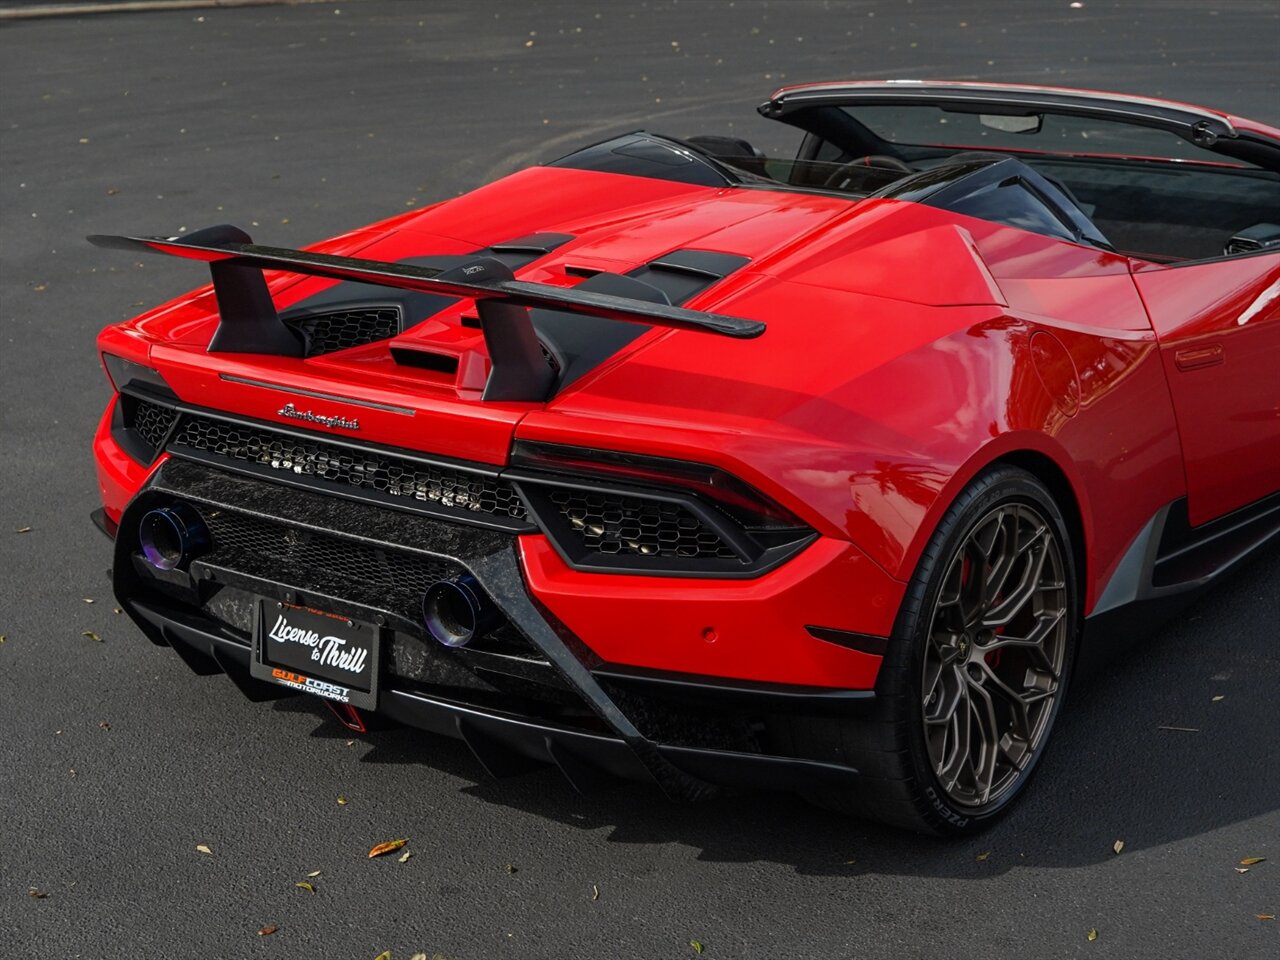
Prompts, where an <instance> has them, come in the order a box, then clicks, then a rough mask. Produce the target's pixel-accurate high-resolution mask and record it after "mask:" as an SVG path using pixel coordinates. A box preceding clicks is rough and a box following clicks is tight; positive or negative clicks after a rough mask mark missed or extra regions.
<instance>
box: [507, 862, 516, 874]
mask: <svg viewBox="0 0 1280 960" xmlns="http://www.w3.org/2000/svg"><path fill="white" fill-rule="evenodd" d="M506 869H507V873H515V872H516V870H517V869H518V868H517V867H516V865H515V864H514V863H508V864H507V868H506Z"/></svg>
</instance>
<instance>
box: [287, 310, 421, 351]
mask: <svg viewBox="0 0 1280 960" xmlns="http://www.w3.org/2000/svg"><path fill="white" fill-rule="evenodd" d="M284 322H285V323H286V324H288V325H289V326H291V327H292V328H293V329H295V330H297V331H298V332H299V333H301V334H302V335H303V337H304V338H305V339H306V343H307V356H309V357H314V356H319V355H320V354H323V353H333V352H334V351H337V350H346V349H348V348H349V347H359V346H363V345H364V344H366V343H376V342H377V341H379V340H387V339H389V338H391V337H394V336H395V335H396V334H398V333H399V332H400V308H399V307H374V308H368V309H361V310H335V311H333V312H331V313H315V314H311V315H310V316H303V317H292V318H290V317H286V318H285V320H284Z"/></svg>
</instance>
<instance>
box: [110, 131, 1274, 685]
mask: <svg viewBox="0 0 1280 960" xmlns="http://www.w3.org/2000/svg"><path fill="white" fill-rule="evenodd" d="M1231 119H1232V121H1233V122H1236V123H1237V125H1239V126H1241V128H1242V129H1244V128H1246V127H1245V126H1244V124H1243V123H1242V122H1241V121H1238V120H1236V118H1231ZM1247 129H1252V130H1262V129H1264V128H1260V127H1258V126H1257V125H1254V126H1252V127H1247ZM1265 129H1269V128H1265ZM1273 132H1274V131H1273ZM1277 136H1280V133H1277ZM541 231H551V232H562V233H569V234H572V235H573V236H574V239H573V240H572V241H570V242H568V243H566V244H565V245H564V246H562V247H559V248H557V249H556V250H555V251H554V252H553V253H552V254H550V255H549V256H546V257H543V258H541V259H539V260H538V261H537V262H535V263H534V264H532V265H531V266H529V267H527V268H525V269H524V270H522V271H521V272H520V278H521V279H526V280H532V281H537V282H541V283H550V284H557V285H562V286H570V285H573V284H576V283H578V282H580V272H581V271H582V270H583V269H588V270H591V269H594V270H608V271H612V272H626V271H627V270H630V269H632V268H635V267H637V266H640V265H642V264H644V263H646V262H648V261H651V260H653V259H655V258H657V257H659V256H661V255H663V254H665V253H668V252H670V251H672V250H676V249H681V248H685V247H696V248H698V249H703V250H713V251H718V252H723V253H731V254H738V255H741V256H744V257H749V258H750V260H751V262H750V264H749V265H748V266H747V267H745V268H743V269H742V270H739V271H737V272H736V273H734V274H732V275H731V276H730V277H729V278H727V279H726V280H724V281H722V282H720V283H717V284H715V285H714V286H712V287H711V288H710V289H709V290H707V291H706V292H704V293H703V294H702V295H700V296H699V297H697V298H695V299H694V300H692V301H691V302H690V303H689V304H688V306H691V307H698V308H703V309H714V310H716V311H718V312H721V313H727V314H733V315H736V316H740V317H744V318H749V319H758V320H763V321H766V322H767V323H768V329H767V331H766V333H765V334H764V335H763V336H761V337H759V338H758V339H756V340H733V339H729V338H723V337H715V336H708V335H704V334H699V333H695V332H687V331H680V332H676V331H672V330H661V329H654V330H652V331H651V332H649V333H646V334H644V335H643V336H641V337H640V338H638V339H637V340H635V341H634V342H632V343H631V344H629V345H628V346H627V347H624V348H623V349H622V350H621V351H620V352H619V353H617V354H616V355H615V356H613V357H612V358H610V359H609V360H608V361H606V362H605V363H603V364H602V365H600V366H599V367H598V368H596V369H595V370H593V371H592V372H591V373H589V374H588V375H586V376H584V377H583V378H582V379H580V380H578V381H576V382H575V383H573V384H572V385H571V386H570V387H568V388H567V389H565V390H564V391H563V392H561V393H560V394H559V395H558V396H556V397H555V398H554V399H553V400H551V401H550V402H548V403H545V404H541V403H503V402H498V403H493V402H490V403H485V402H481V401H480V389H481V387H482V386H483V383H484V379H485V375H486V373H487V365H488V358H487V354H486V352H485V348H484V342H483V338H482V337H481V336H480V335H479V333H478V332H477V331H476V330H474V329H471V328H470V327H466V326H464V325H462V322H461V318H462V317H463V316H464V315H466V314H468V313H469V312H471V311H472V310H473V309H474V306H473V304H471V303H470V302H465V301H464V302H459V303H456V304H454V305H453V306H451V307H448V308H446V309H443V310H441V311H440V312H439V313H437V314H435V315H434V316H432V317H431V318H429V319H427V320H426V321H424V322H422V323H420V324H419V325H417V326H416V327H414V328H413V329H411V330H409V331H407V332H406V333H404V334H402V335H401V336H400V337H398V338H395V339H394V340H392V341H390V342H387V341H383V342H377V343H372V344H369V345H367V346H363V347H357V348H353V349H350V350H346V351H342V352H340V353H336V354H331V355H327V356H322V357H316V358H313V359H291V358H280V357H269V356H261V355H250V354H238V355H232V354H218V355H216V356H214V357H211V356H210V355H209V354H208V353H207V352H206V347H207V345H208V342H209V339H210V337H211V335H212V333H213V330H214V327H215V326H216V323H217V316H216V306H215V304H214V302H213V297H212V293H211V291H210V288H208V287H204V288H201V289H199V290H197V291H195V292H194V293H193V294H191V295H189V296H187V297H183V298H179V299H178V300H175V301H173V302H172V303H170V304H167V305H165V306H163V307H160V308H157V309H155V310H152V311H149V312H148V313H146V314H144V315H142V316H141V317H139V318H137V319H136V320H133V321H130V322H129V323H126V324H121V325H117V326H113V327H108V328H107V329H106V330H104V331H103V333H102V334H101V336H100V338H99V349H100V350H101V351H103V352H109V353H113V354H117V355H120V356H123V357H126V358H129V359H133V360H135V361H137V362H139V363H144V364H148V365H150V366H154V367H156V368H157V369H158V370H160V372H161V373H162V375H163V376H164V378H165V379H166V381H167V382H168V383H169V384H170V385H171V386H172V388H173V389H174V391H175V392H176V393H177V395H178V396H179V397H180V398H181V399H182V400H184V401H185V402H187V403H190V404H195V405H199V406H207V407H210V408H215V409H217V410H221V411H226V412H229V413H234V414H239V415H243V416H246V417H252V418H256V419H259V420H263V421H268V422H277V423H288V424H290V425H296V424H293V423H292V422H291V421H288V420H286V419H285V418H283V417H282V416H281V415H280V413H279V411H280V409H281V407H282V406H283V405H284V404H285V403H286V402H291V401H292V402H295V403H296V402H298V401H299V393H300V391H310V392H312V393H322V394H326V395H328V398H326V399H325V400H324V401H323V406H324V412H325V413H326V414H330V415H340V416H342V417H344V418H347V419H351V420H358V421H359V425H360V432H359V439H360V440H361V441H363V442H368V443H373V444H380V445H389V446H396V447H403V448H409V449H412V450H417V451H424V452H428V453H434V454H439V455H443V456H448V457H453V458H462V459H466V460H473V461H479V462H483V463H488V464H496V465H502V464H505V463H507V461H508V458H509V453H510V449H511V444H512V442H513V441H514V440H516V439H521V440H530V441H543V442H551V443H560V444H572V445H576V446H583V447H592V448H598V449H605V450H618V451H629V452H634V453H643V454H648V455H654V456H662V457H670V458H676V459H682V460H691V461H697V462H703V463H707V464H711V465H714V466H717V467H721V468H723V469H724V470H726V471H728V472H730V473H732V474H734V475H736V476H738V477H740V478H741V479H743V480H745V481H746V482H747V483H750V484H751V485H753V486H755V487H757V488H758V489H759V490H760V491H762V492H763V493H764V494H766V495H767V496H769V497H771V498H773V499H774V500H776V501H777V502H778V503H780V504H781V505H783V506H784V507H786V508H787V509H788V510H790V511H791V512H793V513H794V514H795V515H796V516H797V517H799V518H800V519H802V520H803V521H804V522H805V523H807V524H809V525H810V526H811V527H812V528H813V529H814V530H815V531H816V532H817V533H818V538H817V539H816V541H815V542H814V543H813V544H812V545H810V546H809V547H808V548H807V549H805V550H804V551H803V552H802V553H801V554H800V555H799V556H797V557H795V558H793V559H791V560H790V561H789V562H787V563H785V564H783V565H782V566H781V567H779V568H777V569H775V570H773V571H772V572H770V573H767V574H765V575H763V576H761V577H759V578H757V579H753V580H734V581H724V580H720V581H716V580H706V579H701V580H700V579H698V578H675V577H665V578H662V577H646V576H635V575H616V574H600V573H585V572H582V571H579V570H574V569H571V568H570V567H569V566H567V565H566V564H565V562H564V561H563V560H562V559H561V557H560V556H559V554H557V553H556V551H555V550H554V549H553V548H552V547H551V546H550V545H549V543H548V542H547V541H546V539H545V538H544V537H542V536H537V535H528V536H523V537H522V538H521V539H520V556H521V562H522V564H523V569H524V573H525V576H526V580H527V585H528V587H529V590H530V592H531V593H532V595H533V596H534V597H535V598H536V599H537V600H538V601H540V602H541V603H542V604H543V605H545V606H546V608H548V609H549V610H551V611H552V612H553V613H554V614H555V615H556V616H557V617H558V618H559V619H560V620H561V621H562V622H563V623H565V624H566V625H567V626H568V627H569V628H570V629H571V630H572V631H573V632H574V633H575V634H576V635H577V636H578V637H579V638H580V639H581V640H582V641H583V642H584V643H585V644H586V645H587V646H588V647H590V648H591V649H592V650H593V651H594V652H595V653H596V654H597V655H598V656H599V657H600V658H601V659H603V660H605V661H608V662H611V663H617V664H627V665H631V666H638V667H646V668H654V669H660V670H669V671H676V672H685V673H697V674H705V675H709V676H718V677H727V678H734V679H740V680H762V681H774V682H779V683H793V684H808V685H814V686H825V687H845V688H851V689H870V688H871V687H873V686H874V684H875V679H876V672H877V669H878V665H879V658H878V657H874V656H871V655H869V654H864V653H859V652H857V651H855V650H850V649H847V648H844V647H840V646H836V645H833V644H830V643H827V642H825V641H820V640H815V639H814V638H813V637H812V636H810V635H809V634H808V633H807V632H806V631H805V627H806V626H807V625H817V626H825V627H833V628H837V629H842V630H849V631H855V632H861V633H868V634H872V635H879V636H886V635H888V634H889V633H890V631H891V630H892V626H893V622H894V618H895V616H896V614H897V609H898V605H899V603H900V601H901V598H902V595H903V591H904V587H905V583H906V581H908V580H909V579H910V577H911V575H912V572H913V570H914V569H915V566H916V563H917V562H918V560H919V556H920V553H921V551H922V550H923V548H924V546H925V544H926V543H927V541H928V539H929V537H930V535H931V534H932V532H933V530H934V529H935V526H936V524H937V522H938V520H939V518H940V517H941V515H942V514H943V512H945V510H946V509H947V507H948V505H949V504H950V503H951V502H952V501H953V499H954V497H955V496H956V494H957V493H958V492H959V491H960V490H961V489H962V488H963V487H964V485H965V484H966V483H968V482H969V481H970V480H971V479H972V478H973V477H974V476H975V475H976V474H977V473H979V472H980V471H981V470H982V469H984V468H985V467H987V466H989V465H990V464H992V463H993V462H996V461H998V460H1002V459H1008V460H1013V461H1015V462H1018V463H1021V464H1024V465H1027V466H1029V467H1031V468H1033V469H1035V470H1037V471H1038V472H1040V473H1041V474H1042V475H1043V476H1044V477H1045V478H1047V479H1049V480H1050V481H1052V482H1053V483H1054V484H1055V485H1056V486H1057V487H1058V489H1059V490H1060V494H1061V497H1062V499H1063V504H1062V505H1063V507H1064V509H1065V510H1066V512H1067V513H1068V514H1069V515H1071V516H1073V517H1075V518H1078V526H1079V534H1080V538H1081V539H1080V542H1078V543H1077V544H1076V545H1075V546H1076V549H1077V552H1078V553H1079V554H1080V558H1081V565H1082V568H1083V570H1084V574H1085V577H1084V586H1085V612H1086V613H1087V612H1089V611H1091V610H1092V609H1093V606H1094V604H1095V603H1096V601H1097V598H1098V597H1099V595H1100V594H1101V592H1102V591H1103V589H1104V588H1105V586H1106V584H1107V583H1108V582H1109V580H1110V578H1111V576H1112V574H1113V573H1114V572H1115V570H1116V568H1117V565H1118V564H1119V563H1120V560H1121V558H1122V557H1123V555H1124V553H1125V551H1126V549H1127V548H1128V547H1129V546H1130V544H1131V543H1132V542H1133V540H1134V538H1135V536H1136V535H1137V534H1138V533H1139V531H1140V530H1141V529H1142V528H1143V526H1144V525H1145V524H1146V523H1147V522H1148V521H1149V520H1150V519H1151V518H1152V516H1153V515H1155V514H1156V512H1157V511H1158V510H1160V509H1161V508H1162V507H1163V506H1165V505H1167V504H1169V503H1170V502H1171V501H1173V500H1175V499H1177V498H1178V497H1180V496H1183V495H1185V494H1189V497H1190V507H1191V513H1192V520H1193V522H1196V523H1199V522H1203V521H1205V520H1209V519H1212V518H1213V517H1216V516H1219V515H1221V514H1222V513H1224V512H1226V511H1227V510H1230V509H1232V508H1233V507H1235V506H1239V505H1241V504H1244V503H1247V502H1249V501H1251V500H1254V499H1257V498H1258V497H1260V496H1262V495H1263V494H1266V493H1269V492H1271V491H1274V490H1275V489H1276V487H1277V485H1278V484H1277V477H1280V391H1278V390H1277V389H1276V383H1277V380H1276V374H1275V371H1276V370H1277V369H1280V295H1278V294H1277V291H1280V256H1275V255H1273V256H1263V257H1250V258H1244V259H1240V260H1237V261H1229V262H1223V263H1216V264H1214V263H1208V264H1201V265H1191V266H1185V267H1176V268H1175V267H1160V266H1156V265H1152V264H1148V263H1142V262H1139V261H1133V260H1130V259H1129V258H1127V257H1125V256H1122V255H1119V254H1114V253H1110V252H1108V251H1105V250H1101V249H1097V248H1093V247H1085V246H1081V245H1078V244H1075V243H1070V242H1066V241H1060V240H1055V239H1052V238H1049V237H1046V236H1041V235H1038V234H1033V233H1028V232H1026V231H1023V230H1020V229H1016V228H1013V227H1007V226H1000V225H997V224H993V223H990V222H986V221H983V220H976V219H973V218H969V217H964V216H959V215H955V214H951V213H947V212H944V211H942V210H939V209H935V208H932V207H927V206H923V205H918V204H914V203H908V202H900V201H894V200H865V201H861V202H854V201H852V200H850V199H848V198H844V197H839V196H831V195H819V194H811V193H803V192H786V191H772V190H754V189H744V188H718V187H701V186H690V185H685V184H677V183H671V182H666V181H661V180H651V179H645V178H641V177H634V176H624V175H621V174H610V173H600V172H590V171H578V170H571V169H563V168H535V169H531V170H526V171H524V172H522V173H519V174H516V175H514V176H512V177H508V178H506V179H504V180H500V181H498V182H496V183H493V184H490V185H488V186H486V187H483V188H481V189H479V190H477V191H475V192H473V193H471V194H468V195H466V196H464V197H460V198H458V199H456V200H452V201H449V202H447V203H444V204H440V205H437V206H434V207H431V208H428V209H426V210H422V211H415V212H412V213H407V214H403V215H400V216H398V217H395V218H393V219H392V220H388V221H385V222H383V223H382V224H378V225H375V226H374V227H370V228H365V229H363V230H358V231H355V232H353V233H350V234H346V235H343V236H342V237H339V238H335V239H334V240H332V241H328V242H326V243H324V244H320V245H318V246H317V247H315V248H313V249H317V250H321V251H324V252H330V253H340V254H348V255H352V254H355V253H359V255H360V256H363V257H368V258H373V259H381V260H386V261H396V260H401V259H404V258H408V257H419V256H424V255H427V254H447V253H466V252H470V251H473V250H476V249H478V248H481V247H484V246H486V245H488V244H492V243H497V242H501V241H503V240H508V239H511V238H514V237H518V236H521V235H524V234H529V233H534V232H541ZM268 282H269V286H270V289H271V292H272V295H273V298H274V299H275V302H276V304H277V307H279V308H285V307H288V306H290V305H292V304H295V303H298V302H300V301H302V300H304V299H306V298H308V297H310V296H313V295H314V294H316V293H318V292H320V291H322V290H324V289H326V288H327V287H329V286H331V285H332V282H331V281H327V280H321V279H316V278H298V277H295V276H291V275H283V274H268ZM1152 318H1155V325H1154V327H1153V324H1152ZM1216 344H1221V346H1222V349H1223V352H1222V357H1223V362H1221V363H1213V362H1208V361H1206V364H1205V365H1200V366H1196V367H1195V369H1193V370H1183V369H1182V368H1180V367H1179V366H1178V357H1179V356H1180V351H1185V350H1187V349H1193V350H1196V349H1201V348H1203V347H1204V346H1206V345H1216ZM391 346H405V347H412V348H417V349H430V350H432V351H436V352H442V353H446V354H449V355H451V356H453V357H456V358H457V359H458V361H459V370H460V372H459V374H458V375H457V376H452V375H443V374H440V373H436V372H431V371H425V370H419V369H416V368H410V367H406V366H402V365H400V364H398V363H396V362H395V360H394V359H393V357H392V355H391V352H390V347H391ZM1208 356H1209V357H1210V360H1212V353H1210V354H1209V355H1208ZM1171 391H1172V396H1171ZM342 398H346V399H342ZM317 403H319V401H317ZM1175 407H1176V409H1177V418H1176V419H1175ZM387 408H395V409H387ZM109 418H110V410H109V411H108V413H107V416H106V418H104V420H103V422H102V424H101V425H100V427H99V430H98V433H97V435H96V437H95V453H96V456H97V461H98V473H99V484H100V488H101V493H102V497H103V502H104V504H105V505H106V508H107V512H108V514H109V515H111V516H112V517H113V518H115V517H118V516H119V513H120V511H121V510H122V509H123V507H124V506H125V504H126V503H127V501H128V500H129V499H130V497H131V496H132V495H133V494H134V493H135V492H136V491H137V490H138V489H139V487H140V486H141V485H142V484H143V483H144V481H145V478H146V476H147V474H148V473H149V469H148V468H145V467H142V466H140V465H139V464H137V463H135V462H134V461H132V460H131V459H130V458H129V457H128V456H127V455H126V454H125V453H124V452H123V451H122V450H120V448H119V447H118V446H117V445H116V444H115V442H114V441H113V440H112V438H111V436H110V432H109V429H108V425H109ZM1180 429H1181V435H1180ZM1184 451H1185V455H1186V461H1185V472H1184V469H1183V467H1184ZM708 632H710V633H708ZM707 635H714V637H715V641H714V642H708V641H707V640H706V639H705V637H706V636H707Z"/></svg>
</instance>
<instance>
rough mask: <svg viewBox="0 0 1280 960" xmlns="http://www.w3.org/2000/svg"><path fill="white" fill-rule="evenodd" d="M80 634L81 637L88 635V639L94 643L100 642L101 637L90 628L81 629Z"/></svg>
mask: <svg viewBox="0 0 1280 960" xmlns="http://www.w3.org/2000/svg"><path fill="white" fill-rule="evenodd" d="M80 636H82V637H88V638H89V639H90V640H92V641H93V642H94V643H101V642H102V638H101V637H100V636H98V635H97V634H96V633H94V632H93V631H92V630H82V631H81V632H80Z"/></svg>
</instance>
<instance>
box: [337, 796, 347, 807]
mask: <svg viewBox="0 0 1280 960" xmlns="http://www.w3.org/2000/svg"><path fill="white" fill-rule="evenodd" d="M347 803H348V801H347V798H346V797H339V798H338V806H340V807H345V806H346V805H347Z"/></svg>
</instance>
